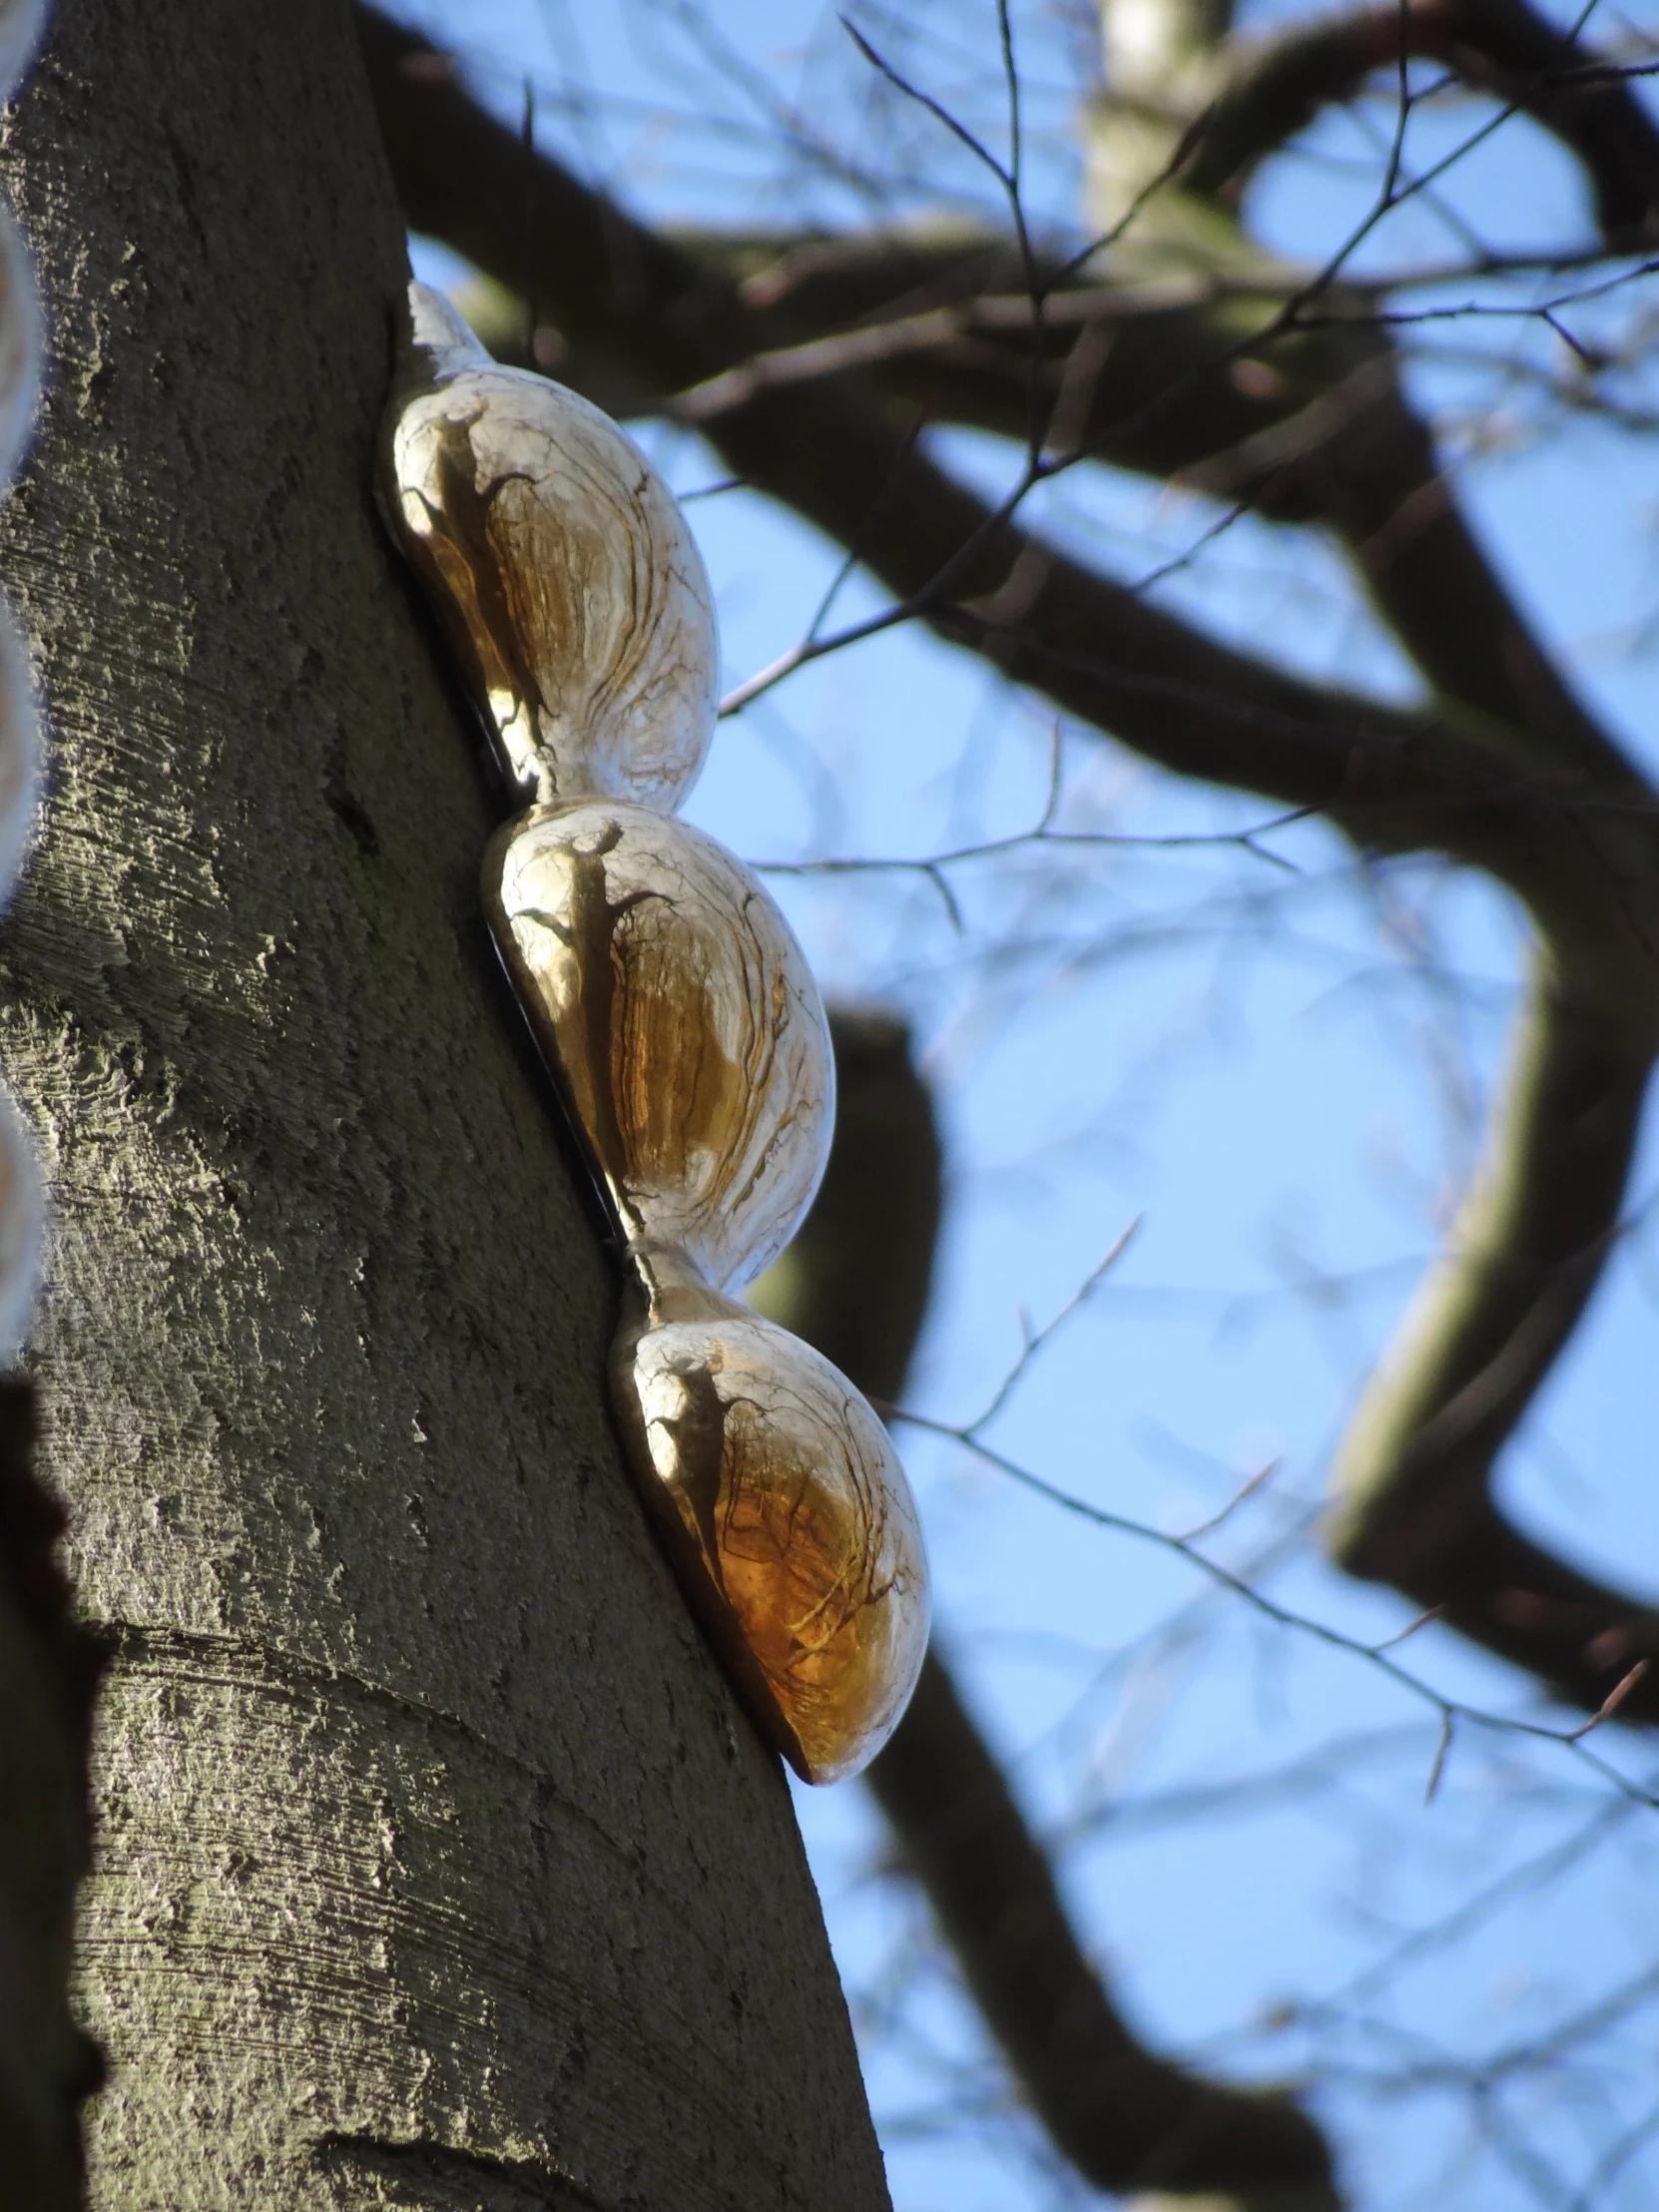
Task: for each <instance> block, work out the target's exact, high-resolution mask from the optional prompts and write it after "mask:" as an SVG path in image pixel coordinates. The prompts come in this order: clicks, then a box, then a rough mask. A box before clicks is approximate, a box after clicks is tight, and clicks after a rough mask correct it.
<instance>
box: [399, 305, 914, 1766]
mask: <svg viewBox="0 0 1659 2212" xmlns="http://www.w3.org/2000/svg"><path fill="white" fill-rule="evenodd" d="M380 491H381V497H382V501H383V503H384V506H385V509H386V513H387V516H388V519H389V520H390V523H391V526H392V531H393V534H394V536H395V537H396V539H397V542H398V544H399V546H400V547H401V548H402V550H403V552H404V554H405V556H406V557H407V559H408V560H409V562H410V564H411V565H412V567H413V568H414V570H415V573H416V574H417V576H418V577H419V578H420V581H421V583H422V584H423V585H424V587H425V589H426V591H427V593H428V595H429V596H430V599H431V601H432V604H433V606H434V608H435V609H436V612H437V615H438V619H439V621H440V623H441V625H442V627H443V629H444V631H445V633H446V635H447V637H448V639H449V642H450V644H451V647H452V649H453V651H454V653H455V655H456V657H457V659H458V661H459V663H460V666H461V669H462V672H463V674H464V677H465V679H466V682H467V685H468V688H469V690H470V692H471V694H472V696H473V698H474V700H475V702H476V704H477V705H478V707H479V709H480V710H481V713H482V716H483V720H484V725H485V729H486V732H487V733H488V735H489V738H490V740H491V743H492V746H493V749H494V751H495V754H496V758H497V760H498V763H499V766H500V769H501V773H502V776H503V778H504V780H505V783H506V786H507V788H508V790H509V792H510V793H511V794H512V795H513V797H514V799H515V800H516V801H518V802H519V803H520V804H521V805H522V807H523V809H524V811H523V812H522V813H520V814H518V815H517V816H516V817H515V818H514V819H513V820H512V821H511V822H509V823H508V824H507V825H506V826H505V827H504V828H503V829H502V830H500V831H499V833H498V834H497V835H496V836H495V838H494V839H493V840H492V842H491V844H490V846H489V849H488V852H487V854H486V857H485V860H484V870H483V896H484V905H485V910H486V912H487V915H488V918H489V923H490V928H491V930H492V932H493V934H494V937H495V941H496V945H497V947H498V949H499V951H500V954H501V958H502V961H503V963H504V965H505V967H506V970H507V973H508V975H509V977H510V978H511V980H512V983H513V987H514V989H515V991H516V992H517V995H518V998H519V1002H520V1004H521V1005H522V1006H523V1008H524V1010H525V1013H526V1015H527V1016H528V1019H529V1022H530V1026H531V1029H532V1031H533V1032H534V1034H535V1037H536V1040H537V1043H538V1045H539V1046H540V1048H541V1051H542V1053H543V1056H544V1057H545V1059H546V1061H547V1064H548V1067H549V1069H550V1070H551V1072H552V1075H553V1078H554V1081H555V1083H556V1085H557V1088H558V1090H559V1092H560V1094H561V1096H562V1098H563V1100H564V1103H565V1107H566V1109H567V1111H568V1113H569V1116H570V1119H571V1121H572V1124H573V1126H574V1128H575V1131H576V1134H577V1138H578V1140H579V1142H580V1144H581V1146H582V1149H583V1152H584V1153H585V1155H586V1158H587V1160H588V1163H589V1165H590V1167H591V1169H592V1171H593V1174H594V1176H595V1179H596V1181H597V1183H598V1186H599V1189H600V1192H601V1195H602V1197H603V1200H604V1203H605V1206H606V1209H607V1211H608V1213H609V1216H610V1218H611V1220H612V1222H613V1223H614V1225H615V1228H616V1232H617V1236H618V1239H619V1241H620V1244H621V1247H622V1249H623V1252H624V1254H625V1268H626V1283H625V1290H624V1298H623V1313H622V1320H621V1325H620V1328H619V1330H618V1334H617V1338H616V1343H615V1346H614V1349H613V1353H612V1359H611V1392H612V1399H613V1403H614V1406H615V1410H616V1414H617V1418H618V1422H619V1425H620V1427H621V1430H622V1434H623V1438H624V1442H625V1444H626V1446H627V1449H628V1454H629V1457H630V1460H631V1462H632V1465H633V1469H634V1472H635V1475H636V1477H637V1479H638V1481H639V1483H640V1486H641V1489H642V1490H643V1492H644V1494H645V1497H646V1499H647V1502H648V1504H649V1505H650V1507H651V1509H652V1512H653V1514H654V1516H655V1518H656V1520H657V1523H658V1526H659V1528H660V1529H661V1531H662V1534H663V1536H664V1539H665V1542H666V1545H667V1549H668V1552H669V1556H670V1558H671V1560H672V1561H673V1564H674V1566H675V1568H676V1571H677V1573H678V1576H679V1579H680V1582H681V1585H682V1587H683V1588H684V1590H685V1592H686V1595H687V1597H688V1599H689V1600H690V1602H691V1604H692V1606H693V1608H694V1609H695V1611H696V1612H697V1614H698V1615H699V1617H700V1618H701V1620H702V1622H703V1624H704V1627H705V1629H706V1631H707V1633H708V1635H709V1637H710V1640H711V1641H712V1643H713V1645H714V1647H715V1650H716V1652H717V1654H718V1656H719V1657H720V1659H721V1660H722V1662H723V1664H724V1665H725V1668H726V1671H727V1674H728V1676H729V1678H730V1680H731V1681H732V1683H733V1685H734V1687H735V1688H736V1689H737V1691H738V1693H739V1695H740V1697H741V1698H742V1699H743V1701H744V1703H745V1705H746V1706H747V1707H748V1709H749V1711H750V1713H751V1715H752V1716H753V1718H754V1719H755V1721H756V1722H757V1724H758V1725H759V1727H760V1729H761V1731H762V1733H763V1734H764V1735H765V1736H766V1737H767V1739H768V1740H769V1741H770V1742H771V1743H772V1744H774V1745H775V1746H776V1748H777V1749H778V1750H779V1751H781V1752H782V1753H783V1755H784V1756H785V1758H787V1759H788V1760H789V1762H790V1764H791V1765H792V1766H793V1767H794V1768H795V1770H796V1772H797V1773H798V1774H800V1775H801V1776H803V1777H804V1778H805V1779H806V1780H807V1781H809V1782H830V1781H835V1780H838V1779H840V1778H841V1777H842V1776H845V1775H849V1774H854V1773H856V1772H857V1770H858V1769H859V1768H860V1767H862V1766H863V1765H864V1764H865V1763H866V1762H867V1761H868V1760H869V1759H871V1758H872V1757H873V1756H874V1754H875V1753H876V1752H877V1751H878V1750H879V1749H880V1747H881V1745H882V1743H883V1742H884V1741H885V1739H886V1737H887V1736H888V1734H889V1733H890V1732H891V1730H892V1728H893V1726H894V1724H895V1723H896V1721H897V1719H898V1717H899V1715H900V1713H901V1712H902V1711H903V1709H904V1705H905V1701H906V1700H907V1698H908V1697H909V1694H910V1691H911V1689H912V1687H913V1686H914V1683H915V1678H916V1674H917V1671H918V1669H919V1667H920V1665H921V1659H922V1652H923V1649H924V1647H925V1644H926V1639H927V1625H928V1594H927V1562H926V1554H925V1551H924V1548H923V1544H922V1538H921V1530H920V1526H919V1524H918V1522H917V1519H916V1513H915V1507H914V1504H913V1502H912V1500H911V1497H910V1492H909V1487H908V1484H907V1483H906V1481H905V1478H904V1472H903V1469H902V1467H901V1466H900V1465H899V1463H898V1460H897V1457H896V1456H895V1454H894V1452H893V1449H892V1446H891V1444H890V1442H889V1441H888V1438H887V1434H886V1431H885V1429H884V1428H883V1427H882V1425H881V1423H880V1421H879V1420H877V1418H876V1417H875V1414H874V1413H873V1412H872V1411H871V1409H870V1407H869V1406H868V1405H867V1404H866V1403H865V1402H864V1400H863V1399H862V1398H861V1397H860V1396H859V1394H858V1392H857V1391H856V1390H855V1389H854V1388H853V1386H852V1385H851V1383H848V1382H847V1381H846V1379H845V1377H844V1376H842V1375H840V1374H839V1373H838V1372H837V1371H836V1370H835V1369H834V1368H832V1367H831V1366H830V1363H829V1362H828V1361H827V1360H825V1359H823V1358H821V1357H820V1355H819V1354H818V1353H816V1352H814V1351H813V1350H811V1348H810V1347H808V1346H807V1345H805V1344H803V1343H801V1342H800V1340H799V1339H797V1338H795V1337H792V1336H791V1335H790V1334H789V1333H788V1332H787V1331H785V1330H782V1329H779V1328H777V1327H776V1326H774V1325H773V1324H772V1323H770V1322H767V1321H764V1320H762V1319H761V1318H760V1317H759V1316H758V1315H756V1314H754V1313H752V1312H751V1311H750V1310H749V1309H748V1308H746V1307H744V1306H742V1305H740V1304H738V1303H737V1302H736V1301H735V1299H734V1298H733V1297H732V1296H731V1295H730V1294H731V1293H732V1292H734V1291H735V1290H737V1289H739V1288H740V1287H741V1286H742V1285H743V1284H744V1283H746V1282H748V1281H750V1280H751V1279H752V1278H754V1277H755V1276H757V1275H759V1274H760V1273H761V1271H762V1270H763V1269H764V1268H765V1267H767V1266H768V1265H769V1264H770V1262H771V1261H773V1260H774V1259H776V1258H777V1256H778V1254H779V1253H780V1252H781V1251H782V1250H783V1248H784V1246H785V1245H786V1244H787V1243H788V1242H789V1240H790V1238H791V1237H792V1236H793V1235H794V1233H795V1231H796V1229H797V1228H798V1227H799V1226H800V1223H801V1220H802V1218H803V1216H804V1215H805V1213H806V1211H807V1208H808V1206H809V1205H810V1204H811V1202H812V1199H813V1195H814V1192H815V1191H816V1190H817V1188H818V1184H819V1180H820V1178H821V1176H822V1174H823V1172H824V1164H825V1159H826V1156H827V1153H828V1150H829V1143H830V1129H831V1121H832V1116H833V1109H834V1072H833V1063H832V1061H831V1058H830V1040H829V1031H828V1028H827V1026H826V1023H825V1018H824V1009H823V1006H822V1004H821V1002H820V999H819V994H818V989H817V986H816V985H815V983H814V981H813V977H812V972H811V970H810V969H809V967H808V965H807V961H806V958H805V955H804V954H803V953H802V950H801V947H800V946H799V945H798V944H797V942H796V940H795V937H794V936H793V935H792V933H791V931H790V928H789V925H788V923H787V922H786V921H785V919H784V917H783V915H782V914H781V913H780V912H779V910H778V908H777V906H776V905H775V904H774V902H773V900H772V899H771V897H770V896H769V895H768V893H767V891H766V890H765V889H764V887H763V886H762V884H761V883H760V881H759V880H758V878H757V877H756V876H755V875H754V874H752V873H751V871H750V870H749V869H748V868H746V867H745V866H744V865H743V863H742V862H741V861H740V860H738V859H736V858H735V857H734V856H733V855H732V854H731V853H730V852H728V851H727V850H726V849H725V848H724V847H723V846H722V845H720V844H717V843H716V842H715V840H714V839H713V838H712V837H709V836H707V835H705V834H704V833H703V832H702V831H701V830H695V829H693V828H691V827H690V826H689V825H688V824H686V823H683V822H680V821H678V820H677V819H676V818H675V814H674V812H673V810H674V809H675V808H677V807H678V806H679V804H680V802H681V801H682V800H683V799H684V797H685V795H686V793H687V792H688V791H689V789H690V788H691V785H692V782H693V781H694V779H695V778H696V776H697V773H698V770H699V769H700V768H701V767H702V765H703V759H704V756H705V754H706V752H707V750H708V746H709V741H710V739H711V737H712V735H713V731H714V723H715V712H716V705H717V694H716V680H717V674H718V668H719V651H718V639H717V635H716V628H715V616H714V607H713V602H712V598H711V594H710V590H709V583H708V578H707V576H706V574H705V572H704V568H703V563H702V559H701V557H700V556H699V554H698V551H697V547H696V544H695V542H694V541H693V539H692V536H691V533H690V531H689V530H688V529H687V527H686V523H685V519H684V517H683V516H682V515H681V513H680V510H679V508H678V507H677V506H676V504H675V502H674V499H673V497H672V495H671V494H670V492H669V491H668V489H667V487H666V485H664V483H663V482H662V480H661V479H660V478H659V477H658V476H657V474H656V473H655V471H654V470H653V469H652V468H651V466H650V465H649V463H648V462H647V461H646V460H645V458H644V456H643V455H642V454H641V453H640V451H639V449H638V448H637V447H636V446H635V445H634V444H633V442H632V441H631V440H630V439H629V438H628V437H626V436H625V435H624V434H623V432H622V431H621V430H620V429H618V427H617V425H616V424H615V423H614V422H612V421H611V420H610V418H609V417H608V416H607V415H604V414H602V413H601V412H600V411H599V409H598V408H596V407H594V406H591V405H590V404H589V403H588V402H587V401H586V400H585V399H582V398H580V397H579V396H578V395H577V394H576V393H574V392H571V391H567V390H565V389H564V388H563V387H562V386H561V385H558V384H555V383H552V382H550V381H549V380H548V379H547V378H545V377H541V376H535V375H530V374H528V373H526V372H523V371H520V370H515V369H507V368H502V367H500V366H499V365H498V364H497V363H495V362H494V361H493V360H492V359H491V358H490V356H489V355H488V353H486V352H485V351H484V349H483V347H482V346H481V345H480V344H479V343H478V341H477V339H476V338H475V337H474V335H473V333H472V331H471V330H470V329H469V328H468V327H467V325H466V323H465V322H464V321H463V320H462V318H461V317H460V316H459V315H458V314H457V313H456V312H455V310H454V308H453V307H451V306H450V305H449V303H448V302H447V301H446V300H445V299H443V298H442V297H441V296H440V295H439V294H438V293H437V292H435V291H433V290H431V289H430V288H429V287H427V286H426V285H423V284H418V283H417V284H413V285H411V286H410V291H409V331H408V336H407V343H406V348H405V354H404V358H403V360H402V363H401V364H400V369H399V373H398V376H397V380H396V382H395V384H394V387H393V391H392V395H391V401H390V404H389V407H388V410H387V415H386V421H385V427H384V431H383V434H382V439H381V452H380Z"/></svg>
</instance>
